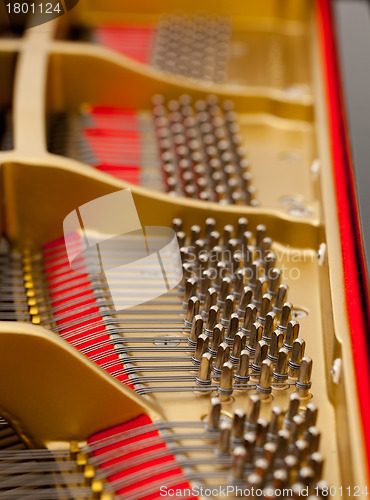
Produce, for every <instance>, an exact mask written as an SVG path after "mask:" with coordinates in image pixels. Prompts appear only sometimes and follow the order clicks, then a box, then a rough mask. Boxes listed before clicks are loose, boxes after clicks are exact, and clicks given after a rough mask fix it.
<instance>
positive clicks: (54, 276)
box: [43, 234, 195, 500]
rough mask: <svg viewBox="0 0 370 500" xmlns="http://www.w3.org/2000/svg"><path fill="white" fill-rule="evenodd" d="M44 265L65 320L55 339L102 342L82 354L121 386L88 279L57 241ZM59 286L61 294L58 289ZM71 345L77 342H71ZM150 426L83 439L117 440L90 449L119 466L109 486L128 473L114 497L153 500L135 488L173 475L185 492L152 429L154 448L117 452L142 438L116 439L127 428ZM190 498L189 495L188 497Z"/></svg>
mask: <svg viewBox="0 0 370 500" xmlns="http://www.w3.org/2000/svg"><path fill="white" fill-rule="evenodd" d="M69 240H70V242H71V244H72V245H73V249H74V250H78V249H79V250H81V251H82V250H83V245H82V243H81V240H80V239H79V237H78V235H77V234H76V235H75V237H73V235H71V236H70V238H69ZM43 256H44V267H45V273H46V276H47V281H48V287H49V294H50V298H51V301H52V306H54V307H55V306H61V305H62V306H63V301H64V302H65V303H64V306H63V308H62V309H59V313H60V312H63V313H64V314H65V315H66V318H64V319H60V320H59V321H58V322H57V323H58V325H59V326H61V327H62V330H61V332H60V333H61V335H62V336H64V337H65V338H66V340H67V341H68V342H70V343H71V344H72V345H74V346H75V347H76V348H78V349H80V350H81V349H84V348H88V347H94V345H96V344H97V343H99V342H105V343H106V345H105V346H104V347H97V348H95V349H93V350H92V351H90V352H89V353H88V354H87V356H88V357H90V358H92V357H94V356H95V357H96V356H99V359H96V358H95V359H94V361H95V362H96V363H97V364H98V365H99V366H103V365H104V364H105V363H107V362H112V366H110V367H109V368H106V371H107V372H108V373H110V374H112V375H113V376H115V377H116V378H117V379H118V380H120V381H122V382H125V383H126V384H127V381H128V380H129V379H128V376H127V375H125V374H122V373H117V370H119V369H120V368H121V367H122V362H121V361H120V359H119V358H118V356H117V354H116V352H115V350H114V347H113V346H112V344H110V342H109V336H108V335H107V333H106V331H105V326H104V323H103V320H102V317H101V316H100V315H99V308H98V306H97V304H96V300H95V297H94V294H93V290H92V288H91V283H90V281H89V276H88V274H87V272H86V273H79V272H76V271H74V270H73V269H71V268H70V267H69V262H68V257H67V254H66V249H65V244H64V240H63V239H59V240H56V241H54V242H52V243H49V244H48V245H46V246H45V247H44V253H43ZM66 284H68V288H67V290H66V289H65V288H64V287H65V285H66ZM81 287H83V289H84V290H83V291H82V292H81V290H80V289H81ZM61 288H63V290H62V289H61ZM72 297H73V298H74V299H76V300H78V299H80V300H79V301H78V303H77V304H73V305H70V304H68V302H67V300H66V299H68V298H72ZM80 306H86V307H88V309H87V310H86V311H82V312H76V308H78V307H80ZM92 313H95V314H96V317H94V318H93V319H88V320H86V315H87V314H92ZM73 319H75V320H77V323H78V325H75V326H73V327H65V328H63V325H66V323H68V322H69V321H71V320H73ZM77 327H78V328H82V327H86V331H85V332H81V333H74V334H73V335H71V336H70V335H69V334H71V332H73V330H75V329H76V328H77ZM95 333H96V334H98V336H97V337H96V338H89V337H90V336H91V335H93V334H95ZM76 343H77V344H76ZM127 385H128V386H129V387H131V388H132V389H133V386H132V384H129V383H128V384H127ZM149 424H152V421H151V419H150V417H148V416H147V415H140V416H139V417H137V418H136V419H133V420H131V421H129V422H126V423H125V424H123V425H120V426H116V427H113V428H111V429H108V430H105V431H103V432H100V433H98V434H95V435H94V436H91V437H90V438H89V443H92V444H93V443H96V442H97V441H99V440H101V439H103V438H107V437H111V436H117V437H118V439H117V441H116V443H115V444H113V445H106V446H103V447H102V448H99V449H98V450H96V451H94V452H93V454H94V455H95V456H98V455H102V454H104V453H106V452H108V451H112V450H117V452H116V453H115V458H114V459H110V460H107V461H104V463H103V464H101V465H100V467H103V468H106V467H108V466H109V465H113V464H118V463H121V465H122V466H121V467H120V470H119V472H117V473H115V474H112V475H110V476H109V477H108V480H109V481H111V482H113V481H115V480H117V479H122V478H125V477H126V478H128V477H130V475H131V474H134V480H133V482H132V483H131V484H130V485H128V486H126V487H122V488H120V489H119V490H118V491H117V492H116V493H117V494H120V495H125V494H128V493H130V494H136V492H137V495H138V496H137V499H138V500H139V499H143V500H154V499H156V498H159V489H157V488H156V491H155V493H151V494H148V495H141V494H140V493H139V490H140V488H141V487H148V486H150V485H151V484H152V483H155V482H157V481H161V480H163V485H165V484H166V479H168V478H173V477H174V476H179V477H178V480H176V481H175V482H176V486H171V487H172V488H175V489H185V488H190V485H189V484H188V482H187V481H186V479H185V477H184V475H183V472H182V470H181V469H180V468H179V466H178V465H177V464H176V459H175V457H174V456H173V455H172V454H171V453H170V451H169V450H168V448H167V445H166V443H165V441H164V440H163V439H162V437H161V436H160V434H159V433H158V431H152V432H150V433H147V434H145V439H150V438H151V437H157V438H159V440H160V442H159V443H157V444H156V445H155V446H150V445H148V446H145V448H144V449H140V450H136V451H133V452H132V453H130V454H129V455H125V456H124V457H123V456H120V453H119V451H118V448H120V447H122V446H123V445H125V444H130V443H135V442H137V443H139V442H140V441H141V440H142V439H143V436H142V435H138V436H136V437H133V438H130V439H124V438H123V439H121V440H120V439H119V435H120V434H122V433H123V432H125V431H128V430H130V429H136V428H140V427H142V426H144V425H149ZM156 449H157V450H159V449H162V450H166V453H165V456H163V457H161V458H156V459H154V458H153V457H151V456H150V452H153V451H155V450H156ZM140 456H141V457H142V459H143V463H142V464H141V465H140V466H136V467H132V466H131V464H130V460H131V461H132V459H133V458H137V457H140ZM165 463H167V464H169V470H167V471H166V472H163V473H162V474H156V472H155V470H156V467H158V466H159V465H161V464H165ZM145 470H146V471H149V472H150V471H151V470H153V474H151V473H150V475H149V477H147V478H145V479H140V475H141V474H142V471H145ZM194 498H195V497H194Z"/></svg>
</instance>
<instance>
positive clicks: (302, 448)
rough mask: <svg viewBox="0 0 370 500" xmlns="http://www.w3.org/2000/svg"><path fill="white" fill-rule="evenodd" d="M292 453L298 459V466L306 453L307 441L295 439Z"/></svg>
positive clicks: (305, 456)
mask: <svg viewBox="0 0 370 500" xmlns="http://www.w3.org/2000/svg"><path fill="white" fill-rule="evenodd" d="M294 454H295V456H296V457H297V459H298V464H299V467H300V466H302V464H303V463H305V461H306V458H307V455H308V443H307V441H306V440H305V439H298V441H295V443H294Z"/></svg>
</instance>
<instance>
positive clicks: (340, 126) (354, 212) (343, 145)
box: [318, 0, 370, 464]
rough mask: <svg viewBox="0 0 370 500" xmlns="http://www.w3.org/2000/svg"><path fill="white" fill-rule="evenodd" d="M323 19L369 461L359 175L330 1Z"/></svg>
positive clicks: (323, 3)
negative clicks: (354, 167)
mask: <svg viewBox="0 0 370 500" xmlns="http://www.w3.org/2000/svg"><path fill="white" fill-rule="evenodd" d="M318 18H319V27H320V36H321V43H322V51H323V56H324V64H325V68H324V70H325V75H326V93H327V100H328V109H329V120H330V130H331V149H332V160H333V162H332V163H333V171H334V180H335V189H336V197H337V210H338V220H339V229H340V235H341V245H342V259H343V273H344V285H345V294H346V304H347V312H348V322H349V325H350V330H351V342H352V353H353V362H354V366H355V367H356V383H357V392H358V397H359V404H360V410H361V416H362V421H363V433H364V439H365V446H366V454H367V460H368V464H370V426H369V425H368V414H369V410H370V364H369V358H368V344H367V331H368V318H369V315H368V304H369V301H368V296H367V286H366V280H367V277H366V266H365V262H364V257H363V255H364V253H363V248H362V238H361V231H360V223H359V215H358V208H357V200H356V191H355V184H354V176H353V170H352V165H351V156H350V153H349V145H348V137H347V132H346V130H347V129H346V119H345V110H344V106H343V100H342V95H341V91H340V89H341V79H340V76H339V71H338V62H337V58H336V48H335V42H334V34H333V28H332V22H333V20H332V15H331V10H330V3H329V1H328V0H318Z"/></svg>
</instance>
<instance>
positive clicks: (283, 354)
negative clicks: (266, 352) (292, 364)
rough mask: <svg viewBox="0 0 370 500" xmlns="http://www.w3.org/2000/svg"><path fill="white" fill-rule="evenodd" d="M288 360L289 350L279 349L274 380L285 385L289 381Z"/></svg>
mask: <svg viewBox="0 0 370 500" xmlns="http://www.w3.org/2000/svg"><path fill="white" fill-rule="evenodd" d="M288 358H289V351H288V349H285V348H284V347H283V348H282V349H279V353H278V356H277V361H276V366H275V370H274V372H273V374H272V376H273V378H274V380H276V382H279V383H284V382H286V381H287V379H288ZM283 387H286V386H283ZM275 388H276V386H275Z"/></svg>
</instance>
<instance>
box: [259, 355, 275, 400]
mask: <svg viewBox="0 0 370 500" xmlns="http://www.w3.org/2000/svg"><path fill="white" fill-rule="evenodd" d="M273 368H274V366H273V363H272V361H270V360H269V359H264V360H263V361H262V363H261V372H260V378H259V381H258V384H257V386H256V390H257V392H258V393H259V394H260V398H262V399H266V398H268V397H269V395H270V394H271V392H272V387H271V379H272V371H273Z"/></svg>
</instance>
